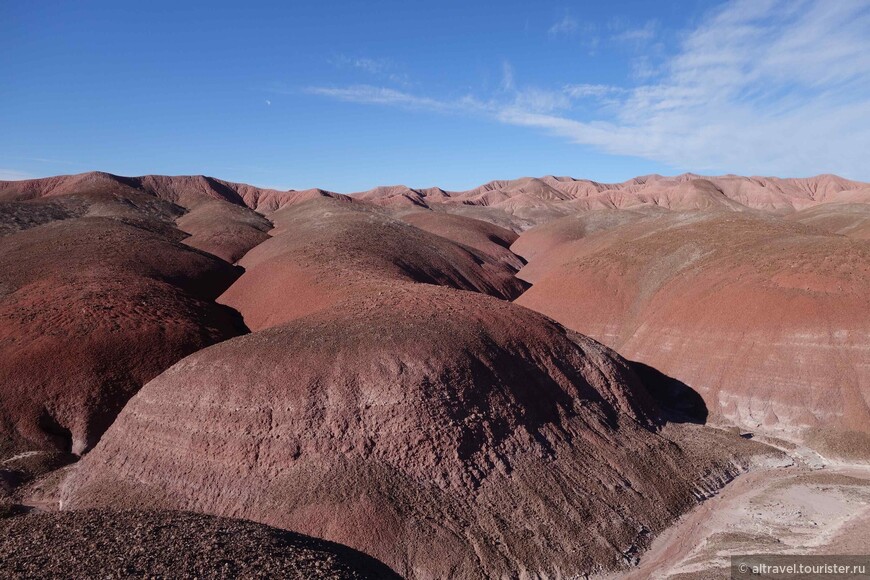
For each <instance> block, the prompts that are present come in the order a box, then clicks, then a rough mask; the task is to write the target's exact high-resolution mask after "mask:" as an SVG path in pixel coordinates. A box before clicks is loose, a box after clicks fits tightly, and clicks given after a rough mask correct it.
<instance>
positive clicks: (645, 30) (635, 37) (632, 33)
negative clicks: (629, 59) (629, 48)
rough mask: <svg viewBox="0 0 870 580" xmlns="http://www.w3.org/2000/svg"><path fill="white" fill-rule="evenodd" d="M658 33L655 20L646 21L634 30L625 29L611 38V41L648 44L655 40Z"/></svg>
mask: <svg viewBox="0 0 870 580" xmlns="http://www.w3.org/2000/svg"><path fill="white" fill-rule="evenodd" d="M657 31H658V22H657V21H655V20H647V21H646V22H645V23H644V25H643V26H639V27H636V28H627V29H625V30H623V31H621V32H618V33H617V34H614V35H613V36H612V39H613V40H615V41H617V42H635V43H643V42H648V41H650V40H652V39H653V38H655V36H656V33H657Z"/></svg>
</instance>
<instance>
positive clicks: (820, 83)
mask: <svg viewBox="0 0 870 580" xmlns="http://www.w3.org/2000/svg"><path fill="white" fill-rule="evenodd" d="M0 79H2V80H0V179H15V178H26V177H34V176H46V175H55V174H61V173H78V172H83V171H89V170H94V169H98V170H103V171H110V172H113V173H119V174H123V175H141V174H146V173H162V174H207V175H214V176H217V177H221V178H224V179H230V180H235V181H243V182H248V183H253V184H257V185H263V186H271V187H280V188H305V187H313V186H318V187H324V188H328V189H333V190H337V191H344V192H350V191H355V190H362V189H367V188H370V187H373V186H375V185H382V184H396V183H404V184H406V185H410V186H412V187H426V186H430V185H440V186H442V187H445V188H448V189H465V188H469V187H472V186H475V185H478V184H480V183H483V182H485V181H488V180H490V179H501V178H512V177H518V176H523V175H536V176H540V175H546V174H557V175H572V176H575V177H586V178H591V179H596V180H600V181H621V180H624V179H627V178H630V177H633V176H635V175H642V174H647V173H662V174H674V173H679V172H683V171H693V172H698V173H714V174H718V173H729V172H730V173H740V174H761V175H780V176H805V175H812V174H818V173H838V174H841V175H844V176H846V177H850V178H853V179H862V180H867V181H870V162H868V152H870V1H868V0H860V1H852V0H788V1H786V0H745V1H737V2H727V3H722V2H710V1H701V0H683V1H679V2H671V3H665V2H650V1H626V0H621V1H613V0H611V1H608V2H545V1H535V2H529V1H524V2H520V1H504V2H498V3H495V2H427V3H423V2H408V1H403V2H393V1H373V2H350V1H347V2H335V1H328V0H323V1H320V2H317V3H312V2H281V3H278V2H275V3H261V2H255V1H248V2H243V3H242V2H218V1H215V2H202V3H196V2H156V1H153V2H139V3H133V2H117V1H115V2H88V1H84V0H82V1H78V2H41V1H36V0H34V1H28V2H11V1H7V2H0Z"/></svg>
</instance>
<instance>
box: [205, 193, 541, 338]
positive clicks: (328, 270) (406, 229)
mask: <svg viewBox="0 0 870 580" xmlns="http://www.w3.org/2000/svg"><path fill="white" fill-rule="evenodd" d="M270 217H271V219H272V220H273V222H274V223H275V231H274V232H273V237H272V238H271V239H269V240H267V241H265V242H263V243H262V244H260V245H259V246H257V247H256V248H254V249H253V250H251V251H250V252H249V253H248V254H247V255H245V257H244V258H243V259H242V260H241V261H240V262H239V265H240V266H242V267H244V268H245V273H244V275H242V277H241V278H239V280H238V281H237V282H236V283H235V284H233V285H232V286H231V287H230V288H229V289H228V290H227V291H226V293H224V295H223V296H221V298H220V300H219V301H220V302H221V303H222V304H227V305H229V306H231V307H232V308H234V309H236V310H238V311H239V312H241V313H242V315H243V316H244V319H245V322H246V324H247V325H248V326H249V327H250V328H251V329H252V330H258V329H262V328H267V327H270V326H274V325H276V324H281V323H283V322H287V321H289V320H293V319H295V318H298V317H300V316H305V315H307V314H310V313H312V312H317V311H319V310H323V309H326V308H329V307H331V306H333V305H335V304H336V303H337V302H339V301H341V300H343V299H345V298H348V297H350V296H355V295H360V294H366V295H371V294H377V293H379V292H384V291H386V290H389V289H390V288H392V287H393V286H395V285H396V284H407V283H426V284H437V285H443V286H449V287H452V288H459V289H464V290H474V291H478V292H483V293H486V294H491V295H494V296H497V297H500V298H505V299H511V298H514V297H516V296H518V295H519V294H520V293H521V292H522V291H523V290H524V289H525V288H526V285H525V284H524V283H523V282H521V281H520V280H518V279H517V278H515V277H514V273H515V270H514V269H513V268H512V267H511V266H509V265H508V264H506V263H504V262H503V261H500V260H498V259H496V258H493V257H491V256H490V255H488V254H486V253H483V252H481V251H479V250H476V249H474V248H471V247H467V246H460V245H458V244H456V243H454V242H451V241H450V240H447V239H445V238H443V237H441V236H437V235H433V234H430V233H428V232H425V231H423V230H421V229H419V228H416V227H413V226H411V225H409V224H408V223H406V222H403V221H401V220H398V219H395V218H393V217H391V216H390V215H389V214H388V213H386V212H385V211H383V210H381V209H379V208H373V207H370V206H368V205H366V204H363V203H342V202H340V201H337V200H333V199H318V200H311V201H308V202H305V203H302V204H299V205H293V206H290V207H285V208H284V209H281V210H278V211H276V212H275V213H273V214H272V215H271V216H270Z"/></svg>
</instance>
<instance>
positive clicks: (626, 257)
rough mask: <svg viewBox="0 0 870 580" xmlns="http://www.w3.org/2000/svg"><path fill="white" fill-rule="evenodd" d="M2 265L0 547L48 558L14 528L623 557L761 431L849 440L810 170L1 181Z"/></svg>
mask: <svg viewBox="0 0 870 580" xmlns="http://www.w3.org/2000/svg"><path fill="white" fill-rule="evenodd" d="M0 273H2V275H0V319H2V324H0V392H2V397H0V496H2V497H3V498H4V499H3V502H4V503H3V505H4V506H5V509H6V511H8V512H10V513H16V512H23V511H36V512H40V513H39V514H38V515H26V516H23V515H15V516H14V517H11V519H9V520H6V521H2V522H0V523H2V524H3V525H4V529H5V530H7V531H5V532H4V533H5V534H6V538H7V539H5V540H2V541H0V553H7V554H12V553H13V552H14V553H17V552H18V551H19V546H25V547H27V549H29V550H31V551H35V552H39V551H40V550H42V551H45V552H46V553H48V552H50V553H51V557H50V559H49V560H46V562H48V563H47V564H46V565H50V566H53V567H55V568H52V569H56V570H57V571H58V573H59V574H64V573H67V574H68V573H70V572H68V571H69V570H70V568H64V566H70V564H69V562H72V561H76V560H75V559H76V558H79V559H81V558H82V554H81V551H80V550H81V548H80V543H77V542H74V541H69V540H68V539H66V540H64V539H62V538H59V537H54V536H51V534H50V533H48V532H45V531H43V530H46V529H54V530H61V529H69V530H71V531H70V532H69V534H65V537H67V538H69V537H82V538H86V539H84V540H82V541H83V542H85V543H88V544H89V545H99V546H102V547H100V548H95V549H101V550H104V551H106V552H107V553H118V546H117V545H114V546H113V545H109V544H108V543H105V542H104V543H103V544H101V543H100V541H99V536H100V531H99V530H100V529H107V530H108V529H115V528H117V527H119V523H118V522H126V524H125V525H123V526H121V527H122V528H125V530H124V531H123V533H122V532H121V531H119V532H118V534H122V535H123V534H125V533H127V534H129V533H130V532H129V530H128V529H126V528H129V526H133V529H136V530H146V531H147V530H151V529H152V528H154V529H163V527H165V526H174V527H175V528H177V529H178V534H180V536H181V537H184V538H187V539H186V540H185V541H189V542H191V543H192V544H191V545H192V546H194V545H195V547H192V548H191V549H193V550H206V549H208V550H216V552H215V553H216V554H218V553H220V555H216V556H215V557H216V558H218V559H223V560H222V561H225V562H228V564H227V565H228V566H230V567H231V568H232V569H233V570H236V571H238V573H243V574H244V573H250V574H252V575H256V574H261V575H263V574H266V575H269V574H285V575H289V574H291V573H292V574H296V575H298V576H300V577H312V576H323V577H335V576H336V575H337V576H347V577H384V576H385V575H389V574H393V573H395V574H398V575H401V576H404V577H409V578H440V577H458V578H478V577H527V578H538V577H551V578H553V577H555V578H560V577H576V576H577V575H580V576H582V575H583V574H594V573H606V572H619V571H626V570H630V569H632V568H633V567H634V566H635V565H636V564H637V563H638V561H640V562H641V564H642V563H643V555H644V552H645V550H647V549H648V548H649V547H650V545H651V544H652V543H653V541H654V540H655V538H656V537H657V536H658V535H660V534H661V533H662V532H663V531H665V530H666V528H668V526H670V525H672V524H673V523H674V522H676V521H677V520H678V519H679V518H680V517H681V516H682V515H683V514H686V513H687V512H689V511H690V510H692V509H693V508H694V507H696V506H697V505H698V504H699V503H700V502H702V501H703V500H704V499H706V498H708V497H710V496H711V495H714V494H716V493H717V492H718V491H719V490H720V489H721V488H722V487H723V486H725V485H726V484H728V482H729V481H731V480H732V479H734V478H735V477H738V476H740V474H741V473H743V472H746V471H750V470H754V469H758V468H760V467H761V466H765V465H768V466H769V465H784V464H787V463H788V461H790V460H789V459H788V458H787V457H786V456H785V453H784V451H788V450H793V449H797V448H799V449H806V450H808V451H807V452H808V453H813V454H815V455H816V456H818V457H822V458H825V460H827V461H867V460H868V458H870V184H866V183H859V182H854V181H849V180H846V179H842V178H839V177H836V176H818V177H814V178H807V179H778V178H758V177H752V178H747V177H739V176H723V177H701V176H697V175H689V174H687V175H681V176H678V177H673V178H668V177H661V176H646V177H640V178H635V179H632V180H629V181H627V182H624V183H620V184H602V183H596V182H592V181H588V180H576V179H572V178H562V177H559V178H557V177H544V178H541V179H535V178H525V179H518V180H512V181H494V182H491V183H488V184H486V185H483V186H480V187H478V188H475V189H472V190H469V191H463V192H448V191H444V190H442V189H439V188H429V189H410V188H407V187H404V186H393V187H379V188H376V189H373V190H370V191H366V192H360V193H356V194H352V195H342V194H337V193H332V192H328V191H324V190H319V189H311V190H303V191H292V190H291V191H277V190H267V189H260V188H256V187H253V186H249V185H244V184H237V183H230V182H226V181H222V180H218V179H213V178H209V177H201V176H198V177H165V176H145V177H120V176H115V175H111V174H107V173H87V174H82V175H73V176H59V177H51V178H45V179H36V180H29V181H11V182H0ZM741 434H742V435H743V436H742V437H741V436H740V435H741ZM763 442H764V443H768V444H769V445H766V444H764V443H763ZM58 509H60V511H58ZM131 509H134V510H140V511H130V510H131ZM80 510H87V511H80ZM119 510H120V511H119ZM141 510H147V511H141ZM220 518H235V519H232V520H231V519H220ZM240 520H251V521H252V522H257V523H256V524H254V523H251V522H245V521H240ZM263 524H265V525H263ZM137 526H138V527H137ZM268 526H271V528H270V527H268ZM280 530H286V531H280ZM107 533H108V532H107ZM112 533H113V534H114V533H115V532H112ZM136 533H138V532H136ZM70 534H72V535H71V536H70ZM227 534H230V535H233V534H235V535H246V534H249V535H250V537H252V538H253V537H263V538H270V539H269V540H268V541H267V540H263V541H262V542H253V541H249V542H245V543H242V544H238V545H235V544H234V545H233V546H232V548H231V549H230V548H228V547H227V546H226V545H225V543H224V542H223V540H221V538H222V537H224V536H226V535H227ZM300 534H305V535H304V536H302V535H300ZM55 535H57V533H55ZM133 535H134V536H135V537H131V539H129V540H123V541H129V542H131V543H133V544H136V545H138V544H142V546H141V550H142V554H145V555H141V554H140V556H137V558H138V559H137V558H131V559H130V561H129V562H128V563H126V564H124V565H129V566H130V567H131V568H130V569H131V570H140V569H141V567H142V566H145V567H146V569H147V562H149V561H152V562H153V561H155V558H156V559H157V560H160V559H161V558H163V561H162V563H161V564H160V565H161V566H163V568H160V569H167V568H166V566H168V562H170V561H172V559H173V558H180V557H181V556H179V555H178V554H177V553H176V552H173V551H171V550H168V549H166V548H163V547H161V546H162V544H161V541H162V542H165V541H166V540H165V538H162V536H160V535H159V534H158V533H157V532H147V533H146V532H142V533H139V535H138V536H137V535H135V534H133ZM309 536H313V537H314V538H319V539H314V538H311V537H309ZM125 537H126V536H125ZM147 538H157V539H156V540H155V541H153V542H151V541H149V540H148V539H147ZM118 541H119V542H120V541H122V539H121V536H118ZM204 546H205V547H204ZM215 546H217V547H215ZM258 546H260V548H258ZM263 546H265V547H263ZM279 548H281V549H279ZM52 550H55V551H54V552H52ZM258 550H259V551H258ZM118 557H119V558H122V559H123V555H120V556H118ZM15 565H16V566H19V567H20V572H21V574H23V575H26V574H27V573H28V572H27V570H28V568H27V566H28V563H27V561H25V560H17V561H16V563H15ZM113 565H114V564H113ZM185 565H186V566H189V570H191V572H190V573H191V574H197V573H198V574H205V575H209V574H215V573H216V572H214V570H212V569H210V568H208V565H209V564H208V562H206V561H199V560H197V561H189V562H187V563H186V564H185ZM73 569H74V568H73ZM119 569H120V568H119ZM155 569H156V568H155ZM63 570H67V572H63ZM197 571H198V572H197ZM245 571H247V572H245Z"/></svg>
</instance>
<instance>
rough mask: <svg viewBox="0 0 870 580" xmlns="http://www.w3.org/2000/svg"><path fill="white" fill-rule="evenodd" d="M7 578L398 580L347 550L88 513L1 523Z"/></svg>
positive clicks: (145, 517) (220, 526)
mask: <svg viewBox="0 0 870 580" xmlns="http://www.w3.org/2000/svg"><path fill="white" fill-rule="evenodd" d="M0 575H2V576H3V577H4V578H306V579H307V578H354V579H355V578H398V576H397V575H396V574H395V573H393V572H392V571H391V570H390V569H389V568H387V567H386V566H384V565H383V564H381V563H380V562H378V561H377V560H375V559H373V558H371V557H369V556H366V555H365V554H363V553H361V552H357V551H356V550H352V549H350V548H348V547H346V546H342V545H339V544H334V543H331V542H326V541H323V540H318V539H316V538H311V537H308V536H303V535H301V534H294V533H292V532H286V531H282V530H277V529H274V528H270V527H268V526H264V525H260V524H256V523H253V522H248V521H244V520H233V519H227V518H216V517H211V516H206V515H200V514H193V513H187V512H171V511H117V512H113V511H104V510H83V511H70V512H57V513H44V514H35V515H21V516H16V517H11V518H7V519H0Z"/></svg>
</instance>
